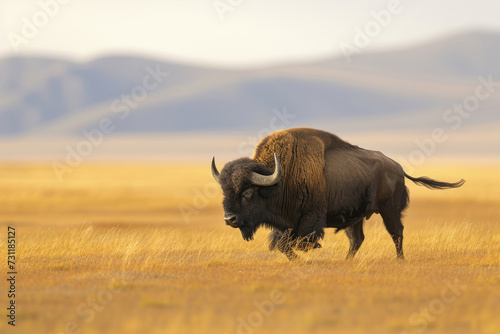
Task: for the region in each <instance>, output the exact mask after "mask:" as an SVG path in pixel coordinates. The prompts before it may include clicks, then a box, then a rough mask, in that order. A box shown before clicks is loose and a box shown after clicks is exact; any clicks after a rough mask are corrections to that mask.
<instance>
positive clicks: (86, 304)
mask: <svg viewBox="0 0 500 334" xmlns="http://www.w3.org/2000/svg"><path fill="white" fill-rule="evenodd" d="M411 174H412V175H414V176H421V175H427V176H430V177H432V178H436V179H438V180H443V181H456V180H458V179H460V178H464V179H466V181H467V183H466V184H465V185H464V186H463V187H462V188H460V189H452V190H445V191H439V190H428V189H426V188H423V187H418V186H416V185H414V184H413V183H411V182H408V183H407V184H408V187H409V189H410V199H411V203H410V207H409V209H408V210H407V211H406V216H405V218H404V225H405V241H404V248H405V255H406V260H405V261H398V260H397V259H396V258H395V248H394V245H393V243H392V240H391V238H390V236H389V235H388V233H387V232H386V231H385V229H384V227H383V224H382V221H381V219H380V217H379V216H378V215H377V216H374V217H372V218H371V219H370V220H368V221H367V222H365V235H366V239H365V242H364V244H363V246H362V247H361V249H360V251H359V252H358V254H357V255H356V257H355V259H354V260H352V261H345V255H346V253H347V249H348V240H347V238H346V236H345V234H344V233H343V232H340V233H337V234H335V233H334V230H327V233H326V237H325V239H324V240H323V241H322V245H323V248H322V249H317V250H313V251H309V252H307V253H302V252H299V253H298V254H299V256H300V259H299V260H298V261H295V262H289V261H288V260H287V259H286V258H285V257H284V256H283V255H282V254H280V253H278V252H270V251H268V249H267V233H268V232H269V231H266V230H264V229H262V230H260V231H259V232H258V233H257V235H256V237H255V240H254V241H251V242H246V241H244V240H243V239H242V238H241V235H240V233H239V231H238V230H235V229H231V228H229V227H226V226H225V224H224V222H223V221H222V215H223V211H222V207H221V198H222V195H221V191H220V189H219V188H218V185H217V184H215V182H214V181H213V180H212V179H211V175H210V169H209V166H208V165H200V164H184V165H182V164H175V165H173V164H88V165H87V164H84V165H82V166H80V167H78V168H75V169H74V170H73V171H72V172H71V173H69V174H66V175H64V178H63V180H62V182H59V181H58V179H57V178H56V176H55V174H54V172H53V170H52V168H51V167H50V165H49V164H5V163H4V164H2V165H0V208H1V209H0V210H1V216H0V224H1V225H2V232H1V233H0V236H1V239H0V243H1V245H2V246H1V249H3V251H2V252H3V253H4V255H2V262H3V263H6V257H7V251H6V245H5V242H6V238H7V226H12V227H14V228H15V229H16V238H17V239H16V240H17V243H16V244H17V248H16V252H17V253H16V265H17V270H18V275H17V276H18V277H17V294H16V305H17V320H16V327H15V328H12V327H11V326H8V325H7V321H6V317H5V315H3V316H2V318H3V320H2V321H1V322H0V332H2V333H4V332H5V333H7V332H8V333H10V332H12V333H54V334H59V333H331V332H335V333H399V334H403V333H492V334H493V333H498V332H500V317H499V316H498V315H499V314H500V228H499V221H500V200H499V199H498V198H499V197H500V177H499V175H500V167H498V166H477V165H466V164H465V165H452V164H449V165H430V166H427V165H426V166H421V167H418V168H416V170H415V171H412V173H411ZM3 268H5V270H3V271H4V272H6V271H7V270H6V267H5V266H4V267H3ZM5 275H6V274H5ZM2 281H4V282H5V280H2ZM2 287H3V289H4V290H5V291H0V294H1V296H2V297H1V298H2V299H1V300H2V309H3V310H4V311H3V312H4V313H6V310H5V307H7V303H8V300H7V298H6V295H7V293H6V292H7V288H8V287H7V285H6V284H2ZM4 306H5V307H4Z"/></svg>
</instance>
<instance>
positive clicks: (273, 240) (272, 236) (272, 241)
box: [269, 230, 283, 251]
mask: <svg viewBox="0 0 500 334" xmlns="http://www.w3.org/2000/svg"><path fill="white" fill-rule="evenodd" d="M282 236H283V232H281V231H280V230H272V232H271V233H269V250H270V251H273V250H275V249H276V247H277V246H278V242H279V241H280V239H281V237H282Z"/></svg>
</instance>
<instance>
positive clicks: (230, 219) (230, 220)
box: [224, 213, 239, 228]
mask: <svg viewBox="0 0 500 334" xmlns="http://www.w3.org/2000/svg"><path fill="white" fill-rule="evenodd" d="M236 219H237V217H236V215H233V214H228V213H226V215H225V216H224V220H225V221H226V225H229V226H231V227H235V228H236V227H239V224H238V223H236Z"/></svg>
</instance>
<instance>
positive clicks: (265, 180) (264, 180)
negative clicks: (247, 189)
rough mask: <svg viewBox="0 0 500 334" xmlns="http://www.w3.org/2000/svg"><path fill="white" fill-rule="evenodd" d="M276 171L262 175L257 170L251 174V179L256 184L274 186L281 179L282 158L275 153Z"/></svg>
mask: <svg viewBox="0 0 500 334" xmlns="http://www.w3.org/2000/svg"><path fill="white" fill-rule="evenodd" d="M274 166H275V167H274V173H273V174H272V175H262V174H259V173H256V172H252V174H251V175H250V181H252V183H253V184H255V185H256V186H272V185H275V184H276V183H278V182H279V180H280V179H281V165H280V159H279V158H278V156H277V155H276V153H274Z"/></svg>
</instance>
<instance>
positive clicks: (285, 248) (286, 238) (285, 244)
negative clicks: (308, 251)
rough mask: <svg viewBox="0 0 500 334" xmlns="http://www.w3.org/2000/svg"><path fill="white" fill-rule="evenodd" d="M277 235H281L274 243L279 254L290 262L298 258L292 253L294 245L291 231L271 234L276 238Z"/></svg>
mask: <svg viewBox="0 0 500 334" xmlns="http://www.w3.org/2000/svg"><path fill="white" fill-rule="evenodd" d="M278 233H281V237H280V238H279V240H278V241H277V243H276V247H277V248H278V250H279V251H280V252H282V253H283V254H285V255H286V257H287V258H288V260H290V261H292V260H295V259H296V258H298V256H297V254H295V253H294V251H293V249H292V247H293V245H294V241H295V240H294V237H293V235H292V231H291V230H286V231H285V232H280V231H277V232H276V233H274V232H273V234H274V236H273V237H277V236H278Z"/></svg>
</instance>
